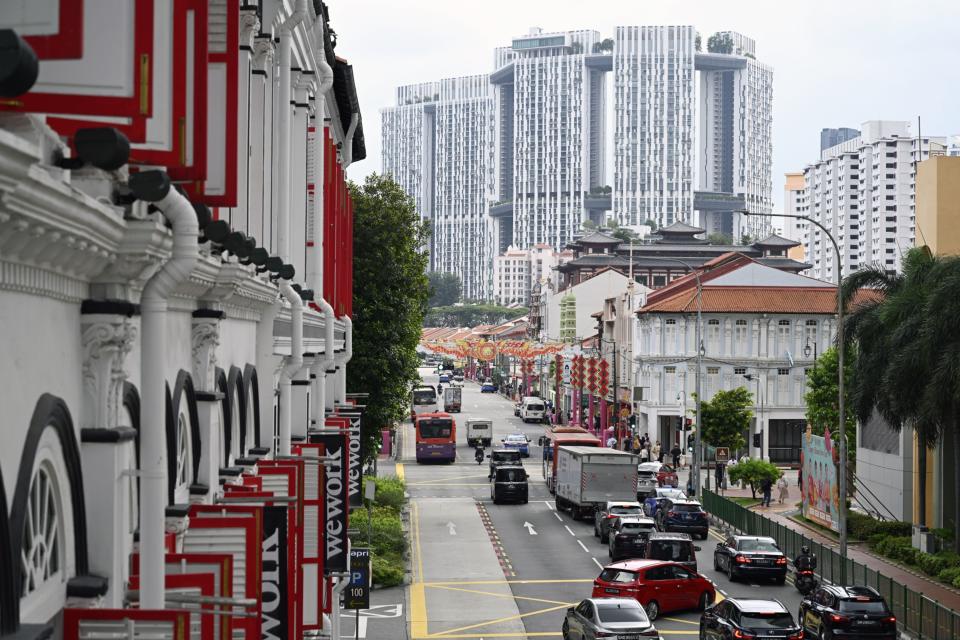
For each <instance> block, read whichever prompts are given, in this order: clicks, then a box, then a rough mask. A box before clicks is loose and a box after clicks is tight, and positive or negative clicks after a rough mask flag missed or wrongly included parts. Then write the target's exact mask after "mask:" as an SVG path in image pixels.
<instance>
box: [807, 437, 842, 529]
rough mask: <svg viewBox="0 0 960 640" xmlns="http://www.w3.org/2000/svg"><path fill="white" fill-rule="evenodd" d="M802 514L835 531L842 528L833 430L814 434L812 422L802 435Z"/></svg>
mask: <svg viewBox="0 0 960 640" xmlns="http://www.w3.org/2000/svg"><path fill="white" fill-rule="evenodd" d="M802 455H803V459H802V460H801V469H802V470H803V485H802V486H801V487H800V494H801V497H802V499H803V516H804V517H805V518H808V519H810V520H812V521H813V522H816V523H817V524H820V525H822V526H824V527H830V528H831V529H833V530H834V531H839V528H840V522H839V520H840V518H839V514H840V498H839V490H838V487H837V468H836V465H835V464H834V460H833V440H831V438H830V432H829V431H827V432H826V434H825V435H824V436H815V435H813V430H812V429H811V427H810V425H807V432H806V434H805V435H804V437H803V451H802Z"/></svg>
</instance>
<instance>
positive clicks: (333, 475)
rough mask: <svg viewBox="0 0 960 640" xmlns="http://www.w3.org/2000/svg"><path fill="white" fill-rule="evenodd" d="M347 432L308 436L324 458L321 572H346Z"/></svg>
mask: <svg viewBox="0 0 960 640" xmlns="http://www.w3.org/2000/svg"><path fill="white" fill-rule="evenodd" d="M348 435H349V434H348V433H347V432H340V433H333V432H329V433H311V434H310V442H317V443H320V444H322V445H323V448H324V451H325V453H324V455H325V456H326V460H327V462H326V468H327V472H326V474H325V480H324V486H323V491H324V505H325V508H324V519H323V520H324V523H323V525H324V531H323V535H322V536H321V539H322V540H323V541H324V563H323V570H324V573H343V572H346V570H347V526H348V521H347V512H348V511H349V506H348V505H349V502H348V501H349V496H348V491H349V487H350V450H349V448H350V447H349V441H348Z"/></svg>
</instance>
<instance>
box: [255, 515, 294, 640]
mask: <svg viewBox="0 0 960 640" xmlns="http://www.w3.org/2000/svg"><path fill="white" fill-rule="evenodd" d="M261 549H262V552H263V573H262V574H261V575H262V579H261V583H262V585H261V586H262V589H263V596H262V598H263V615H262V623H261V627H260V628H261V633H260V637H261V638H262V639H263V640H285V639H286V638H288V637H289V620H287V618H288V612H289V604H290V603H289V602H288V601H287V596H288V575H287V561H288V559H287V507H264V508H263V538H262V543H261Z"/></svg>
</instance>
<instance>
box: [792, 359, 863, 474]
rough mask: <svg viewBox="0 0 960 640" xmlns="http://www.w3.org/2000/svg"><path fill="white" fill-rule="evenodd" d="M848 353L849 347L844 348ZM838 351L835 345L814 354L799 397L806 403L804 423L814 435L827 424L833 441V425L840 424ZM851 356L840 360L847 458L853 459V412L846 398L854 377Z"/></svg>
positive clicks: (835, 436) (836, 439)
mask: <svg viewBox="0 0 960 640" xmlns="http://www.w3.org/2000/svg"><path fill="white" fill-rule="evenodd" d="M848 353H849V350H848ZM838 355H839V352H838V351H837V349H836V348H835V347H831V348H830V349H827V350H826V351H824V352H823V353H821V354H820V355H819V357H817V360H816V362H814V363H813V367H812V368H811V369H810V371H809V372H808V373H807V392H806V394H805V395H804V396H803V400H804V402H805V403H806V404H807V423H808V424H809V425H810V427H811V430H812V431H813V433H814V434H816V435H818V436H822V435H823V434H824V432H825V430H826V428H827V427H829V428H830V433H831V435H832V437H833V440H834V442H835V443H837V444H838V446H839V442H840V434H839V430H838V429H837V425H838V424H839V423H840V407H839V406H838V404H837V400H838V399H839V397H840V393H839V390H840V387H839V380H838V374H839V369H840V359H839V357H838ZM855 360H856V358H855V357H850V356H849V355H848V356H847V358H846V359H845V360H844V363H843V368H844V381H845V383H846V384H845V386H844V391H845V392H846V401H845V407H844V411H845V413H846V414H847V419H846V424H847V427H846V428H847V458H848V459H849V460H850V461H851V462H853V461H855V460H856V454H857V446H856V445H857V414H856V411H855V410H854V407H853V403H852V402H851V398H850V385H851V383H852V382H853V378H854V361H855Z"/></svg>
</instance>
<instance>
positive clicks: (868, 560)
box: [680, 469, 960, 611]
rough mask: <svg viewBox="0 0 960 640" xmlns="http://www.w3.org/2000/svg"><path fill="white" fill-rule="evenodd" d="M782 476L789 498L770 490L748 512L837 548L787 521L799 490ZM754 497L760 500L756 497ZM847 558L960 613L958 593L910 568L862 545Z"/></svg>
mask: <svg viewBox="0 0 960 640" xmlns="http://www.w3.org/2000/svg"><path fill="white" fill-rule="evenodd" d="M688 474H689V470H687V469H684V470H682V471H681V472H680V486H681V487H685V486H686V481H687V478H688ZM785 474H786V476H787V481H788V482H790V497H789V498H788V499H787V500H785V501H784V503H783V504H779V502H778V501H777V495H778V492H777V489H776V487H774V491H773V503H772V504H771V505H770V506H769V507H761V506H760V505H756V506H752V507H749V508H750V510H752V511H758V512H760V513H762V514H763V515H765V516H766V517H768V518H770V519H771V520H773V521H775V522H777V523H778V524H780V525H783V526H784V527H787V528H789V529H792V530H794V531H797V532H799V533H801V534H803V535H804V536H806V537H807V538H810V539H811V540H814V541H815V542H817V543H819V544H823V545H826V546H830V547H833V548H836V547H837V546H839V545H838V544H837V542H836V541H835V540H834V539H832V538H830V537H828V536H826V535H824V534H823V533H821V532H820V531H818V530H816V529H814V528H813V527H807V526H805V525H803V524H801V523H799V522H797V521H795V520H792V519H791V518H790V516H792V515H796V514H798V513H799V509H798V507H797V503H798V502H799V501H800V489H799V487H798V486H797V472H796V471H795V470H788V471H785ZM710 479H711V481H712V480H713V477H712V476H711V478H710ZM723 496H724V497H725V498H750V497H752V493H751V491H750V488H749V487H747V488H746V489H741V488H740V487H739V485H738V486H736V487H729V488H727V489H726V490H724V492H723ZM757 497H758V498H759V497H760V495H759V493H758V496H757ZM847 556H848V557H849V558H851V559H853V560H855V561H856V562H859V563H860V564H863V565H867V566H869V567H870V568H871V569H875V570H876V571H878V572H880V573H881V574H883V575H884V576H886V577H888V578H891V579H893V580H894V581H896V582H898V583H900V584H902V585H905V586H906V587H907V588H908V589H911V590H913V591H916V592H917V593H920V594H923V595H925V596H927V597H928V598H930V599H932V600H936V601H937V602H939V603H940V604H942V605H943V606H945V607H949V608H951V609H953V610H954V611H960V591H957V590H956V589H953V588H951V587H948V586H946V585H945V584H943V583H941V582H937V581H934V580H933V579H931V578H930V577H929V576H926V575H924V574H922V573H920V572H919V571H915V570H914V569H913V568H905V567H903V566H901V565H898V564H893V563H891V562H890V561H889V560H887V559H886V558H884V557H882V556H879V555H877V554H875V553H873V551H871V550H870V547H869V545H868V544H867V543H866V542H850V543H849V544H848V545H847Z"/></svg>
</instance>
